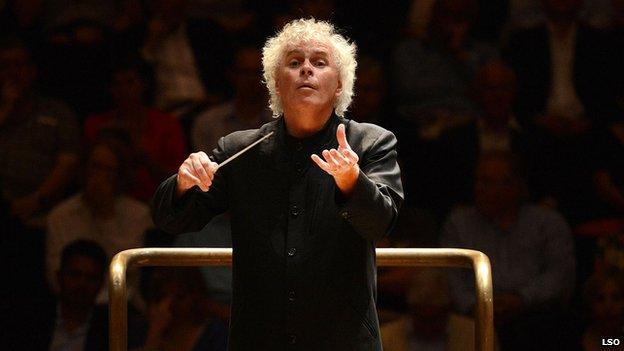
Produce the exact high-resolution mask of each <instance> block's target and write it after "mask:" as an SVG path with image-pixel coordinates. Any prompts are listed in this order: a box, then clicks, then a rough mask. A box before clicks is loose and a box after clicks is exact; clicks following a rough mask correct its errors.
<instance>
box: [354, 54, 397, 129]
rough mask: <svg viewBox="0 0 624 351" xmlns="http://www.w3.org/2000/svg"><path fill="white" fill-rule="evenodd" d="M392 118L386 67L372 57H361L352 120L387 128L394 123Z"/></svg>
mask: <svg viewBox="0 0 624 351" xmlns="http://www.w3.org/2000/svg"><path fill="white" fill-rule="evenodd" d="M392 117H393V113H392V108H391V107H390V106H389V101H388V79H387V77H386V71H385V67H384V66H383V64H382V62H381V61H379V60H377V59H375V58H374V57H372V56H364V57H360V58H359V59H358V71H357V79H356V80H355V96H354V98H353V104H352V105H351V110H350V118H353V119H354V120H356V121H358V122H365V123H374V124H377V125H382V126H387V125H388V123H392V122H393V119H394V118H392Z"/></svg>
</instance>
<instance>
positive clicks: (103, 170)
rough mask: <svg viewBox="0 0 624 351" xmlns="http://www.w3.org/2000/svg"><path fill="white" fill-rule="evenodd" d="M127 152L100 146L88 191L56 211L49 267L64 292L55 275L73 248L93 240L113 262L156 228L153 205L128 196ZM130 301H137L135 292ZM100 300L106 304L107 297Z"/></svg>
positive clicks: (92, 156) (89, 163)
mask: <svg viewBox="0 0 624 351" xmlns="http://www.w3.org/2000/svg"><path fill="white" fill-rule="evenodd" d="M124 151H125V150H124V149H123V148H120V147H119V145H116V144H115V143H114V141H112V140H109V141H105V140H103V141H101V142H98V143H96V144H95V145H94V146H93V147H92V149H91V150H90V152H89V153H88V156H87V158H86V163H85V165H84V171H83V174H82V177H81V178H82V179H83V181H84V184H83V186H82V190H81V191H80V192H79V193H78V194H76V195H74V196H73V197H71V198H69V199H67V200H65V201H64V202H62V203H60V204H58V205H57V206H56V207H55V208H53V209H52V211H50V215H49V216H48V233H47V245H46V262H47V275H48V280H49V281H50V283H52V286H53V287H56V288H58V286H56V284H54V282H55V272H56V271H57V270H58V268H59V266H58V264H59V257H60V255H61V251H62V250H63V247H65V245H67V244H68V243H70V242H72V241H74V240H77V239H89V240H93V241H94V242H97V243H98V244H99V245H100V246H102V247H103V248H104V250H105V252H106V254H107V255H108V257H113V256H114V255H115V254H116V253H118V252H119V251H122V250H125V249H130V248H136V247H140V246H141V245H142V243H143V236H144V233H145V231H146V230H147V229H148V228H150V227H151V226H152V221H151V219H150V216H149V209H148V208H147V206H146V205H144V204H143V203H141V202H139V201H137V200H134V199H132V198H130V197H128V196H125V195H124V194H123V189H124V184H123V183H122V182H123V180H124V179H126V176H125V172H127V166H126V162H125V156H127V155H125V154H124ZM136 278H138V276H137V277H134V276H133V275H132V274H131V275H130V281H129V287H130V290H132V289H136V288H138V282H137V281H136ZM130 296H131V298H133V297H134V295H133V294H132V291H131V294H130ZM100 299H101V300H103V301H106V295H105V294H104V292H103V295H102V296H101V297H100ZM133 302H136V300H134V301H133Z"/></svg>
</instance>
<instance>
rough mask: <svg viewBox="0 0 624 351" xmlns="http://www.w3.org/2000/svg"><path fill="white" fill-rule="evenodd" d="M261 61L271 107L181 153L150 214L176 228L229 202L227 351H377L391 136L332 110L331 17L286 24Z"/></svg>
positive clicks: (348, 65)
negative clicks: (246, 126)
mask: <svg viewBox="0 0 624 351" xmlns="http://www.w3.org/2000/svg"><path fill="white" fill-rule="evenodd" d="M263 66H264V80H265V82H266V83H267V87H268V88H269V93H270V96H271V99H270V107H271V109H272V111H273V115H274V116H275V117H278V118H277V119H276V120H274V121H272V122H269V123H267V124H265V125H263V126H262V127H260V128H259V129H253V130H246V131H239V132H234V133H232V134H229V135H227V136H225V137H224V138H221V139H220V140H219V143H218V146H217V148H216V149H215V150H214V151H213V158H212V159H210V158H209V157H208V156H207V155H206V154H205V153H203V152H199V153H195V154H191V155H190V156H189V158H188V159H187V160H186V161H184V163H183V164H182V165H181V166H180V169H179V171H178V173H177V174H176V175H173V176H172V177H170V178H169V179H167V180H166V181H165V182H163V184H161V186H160V187H159V189H158V190H157V192H156V195H155V197H154V203H153V218H154V222H155V224H156V225H158V226H159V227H161V228H163V229H165V230H167V231H169V232H173V233H180V232H185V231H191V230H197V229H200V228H201V227H203V226H204V225H205V224H206V223H207V222H208V221H209V220H210V219H211V218H212V217H214V216H215V215H217V214H219V213H222V212H224V211H226V210H229V211H230V213H231V215H232V245H233V255H234V256H233V282H232V285H233V286H232V288H233V289H232V290H233V297H232V317H231V322H230V338H229V342H230V344H229V350H231V351H246V350H258V351H264V350H266V351H273V350H286V349H293V350H309V351H323V350H326V351H330V350H332V351H333V350H361V351H364V350H367V351H370V350H378V351H380V350H381V340H380V334H379V319H378V317H377V312H376V309H375V302H376V266H375V241H376V240H378V239H379V238H381V237H383V236H384V235H385V234H386V233H388V231H389V230H390V229H391V227H392V225H393V223H394V221H395V220H396V216H397V213H398V209H399V207H400V205H401V203H402V200H403V189H402V186H401V180H400V171H399V167H398V164H397V159H396V156H397V155H396V149H395V148H396V138H395V137H394V135H393V134H392V133H391V132H389V131H387V130H385V129H383V128H381V127H378V126H376V125H373V124H368V123H358V122H355V121H351V120H347V119H345V118H344V117H342V116H343V115H344V112H345V110H346V109H347V107H348V106H349V103H350V102H351V97H352V95H353V82H354V78H355V66H356V61H355V45H354V44H353V43H350V42H348V41H347V40H346V39H345V38H344V37H342V36H341V35H340V34H338V33H337V32H336V31H335V29H334V28H333V26H332V25H331V24H329V23H327V22H321V21H319V22H317V21H316V20H314V19H309V20H303V19H302V20H295V21H292V22H290V23H289V24H287V25H286V26H285V27H284V29H283V30H282V31H281V32H280V33H278V34H277V35H276V36H275V37H273V38H271V39H269V40H268V41H267V44H266V45H265V47H264V51H263ZM269 133H273V136H271V138H269V139H267V140H264V141H263V142H262V143H261V144H259V145H257V146H255V148H253V149H250V150H249V151H248V152H247V153H245V154H243V155H242V156H241V157H240V158H238V159H236V160H234V161H233V162H231V163H228V164H227V165H225V166H224V167H222V168H218V171H217V167H218V164H221V163H222V162H223V161H225V160H226V159H228V158H229V157H230V156H232V155H234V154H235V153H236V152H237V151H239V150H241V149H243V148H244V147H245V146H247V145H249V144H251V143H252V142H253V141H255V140H258V139H260V138H261V137H263V136H265V135H267V134H269ZM319 155H320V156H319Z"/></svg>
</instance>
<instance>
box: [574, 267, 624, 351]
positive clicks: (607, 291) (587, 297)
mask: <svg viewBox="0 0 624 351" xmlns="http://www.w3.org/2000/svg"><path fill="white" fill-rule="evenodd" d="M623 274H624V272H622V271H619V272H618V271H607V272H604V273H600V274H594V275H593V276H592V277H591V278H589V280H588V281H587V282H586V283H585V289H584V291H583V297H584V309H585V315H586V321H585V322H586V325H585V331H584V333H583V336H582V344H583V350H584V351H598V350H605V349H608V348H609V346H604V344H603V342H602V341H603V340H604V339H606V338H613V337H615V338H620V340H621V336H622V335H624V275H623ZM615 348H617V347H615V346H614V349H615Z"/></svg>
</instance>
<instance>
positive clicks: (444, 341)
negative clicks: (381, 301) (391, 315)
mask: <svg viewBox="0 0 624 351" xmlns="http://www.w3.org/2000/svg"><path fill="white" fill-rule="evenodd" d="M406 284H407V285H408V293H407V315H404V316H402V317H400V318H397V319H396V320H393V321H390V322H388V323H386V324H382V326H381V334H382V340H383V347H384V350H386V351H445V350H447V351H451V350H457V351H459V350H462V348H452V347H450V345H449V341H450V340H449V334H450V333H449V316H450V311H451V296H450V288H449V284H448V281H447V279H446V275H445V274H444V272H443V271H441V270H434V269H412V270H411V275H410V276H409V277H408V278H407V281H406ZM463 346H465V345H463Z"/></svg>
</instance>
